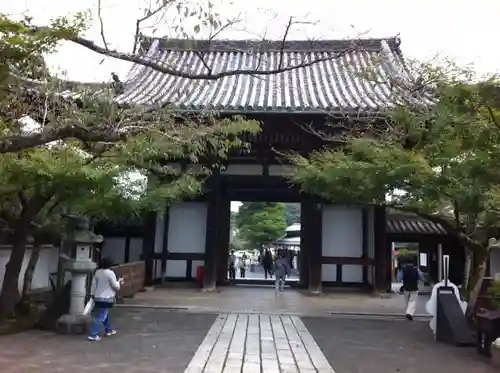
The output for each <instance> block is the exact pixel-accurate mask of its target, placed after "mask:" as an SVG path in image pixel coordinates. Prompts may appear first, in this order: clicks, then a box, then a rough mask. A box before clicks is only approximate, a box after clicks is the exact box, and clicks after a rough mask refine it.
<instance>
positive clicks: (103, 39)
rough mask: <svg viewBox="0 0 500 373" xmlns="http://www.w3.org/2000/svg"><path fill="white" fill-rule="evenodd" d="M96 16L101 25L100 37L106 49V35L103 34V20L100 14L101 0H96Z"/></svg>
mask: <svg viewBox="0 0 500 373" xmlns="http://www.w3.org/2000/svg"><path fill="white" fill-rule="evenodd" d="M97 17H99V23H100V25H101V39H102V42H103V43H104V47H105V48H106V50H108V49H109V48H108V43H107V42H106V36H105V35H104V22H103V20H102V15H101V0H97Z"/></svg>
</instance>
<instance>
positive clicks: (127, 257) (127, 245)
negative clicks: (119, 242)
mask: <svg viewBox="0 0 500 373" xmlns="http://www.w3.org/2000/svg"><path fill="white" fill-rule="evenodd" d="M123 262H124V263H128V262H130V236H126V237H125V258H124V259H123Z"/></svg>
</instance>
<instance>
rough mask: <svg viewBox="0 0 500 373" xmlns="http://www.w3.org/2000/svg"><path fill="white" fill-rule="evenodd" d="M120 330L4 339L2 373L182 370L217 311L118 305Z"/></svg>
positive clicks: (1, 339)
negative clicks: (92, 337) (91, 337)
mask: <svg viewBox="0 0 500 373" xmlns="http://www.w3.org/2000/svg"><path fill="white" fill-rule="evenodd" d="M111 312H112V322H113V324H114V326H115V327H116V329H117V331H118V333H117V334H116V335H115V336H112V337H105V338H103V339H102V340H101V341H99V342H90V341H87V339H86V336H83V335H80V336H65V335H57V334H54V333H52V332H41V331H36V330H34V331H29V332H25V333H21V334H16V335H10V336H1V337H0V372H1V373H56V372H63V373H68V372H71V373H84V372H85V373H88V372H93V373H153V372H155V373H182V372H184V370H185V369H186V367H187V365H188V364H189V361H190V360H191V358H192V357H193V355H194V353H195V352H196V349H197V348H198V346H199V345H200V343H201V342H202V340H203V338H204V337H205V335H206V333H207V331H208V330H209V329H210V327H211V325H212V324H213V323H214V320H215V319H216V317H217V316H216V315H211V314H203V315H200V314H194V313H189V314H187V313H177V312H163V311H161V312H160V311H154V310H140V311H138V310H124V309H113V310H112V311H111Z"/></svg>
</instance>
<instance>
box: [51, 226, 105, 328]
mask: <svg viewBox="0 0 500 373" xmlns="http://www.w3.org/2000/svg"><path fill="white" fill-rule="evenodd" d="M70 223H71V227H72V232H71V233H70V234H69V235H68V237H67V238H66V240H65V241H66V242H65V243H66V244H67V245H68V246H69V247H70V248H71V259H69V260H68V261H67V262H66V263H65V264H64V270H65V271H68V272H69V273H71V297H70V306H69V313H68V314H67V315H62V316H61V317H60V318H59V319H58V320H57V322H56V331H57V332H59V333H65V334H69V333H70V334H82V333H85V332H86V331H87V329H88V326H89V324H90V319H91V318H90V315H84V314H83V311H84V309H85V296H86V295H87V289H86V284H87V281H86V280H87V276H88V275H90V274H91V273H93V272H94V271H95V269H96V267H97V265H96V263H94V262H93V261H92V260H91V257H92V255H91V249H92V246H93V245H95V244H96V243H99V242H102V236H100V235H96V234H94V233H92V232H91V231H90V229H89V221H88V219H85V218H80V217H70Z"/></svg>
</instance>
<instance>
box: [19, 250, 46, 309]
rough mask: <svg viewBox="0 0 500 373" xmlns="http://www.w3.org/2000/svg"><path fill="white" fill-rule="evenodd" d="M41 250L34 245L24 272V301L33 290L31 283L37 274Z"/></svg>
mask: <svg viewBox="0 0 500 373" xmlns="http://www.w3.org/2000/svg"><path fill="white" fill-rule="evenodd" d="M41 249H42V247H41V246H40V245H39V244H38V243H34V244H33V248H32V249H31V255H30V259H29V260H28V264H27V266H26V271H25V272H24V281H23V291H22V299H23V300H25V299H26V297H27V293H28V291H30V289H31V283H32V282H33V275H34V274H35V268H36V265H37V263H38V258H39V257H40V251H41Z"/></svg>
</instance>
